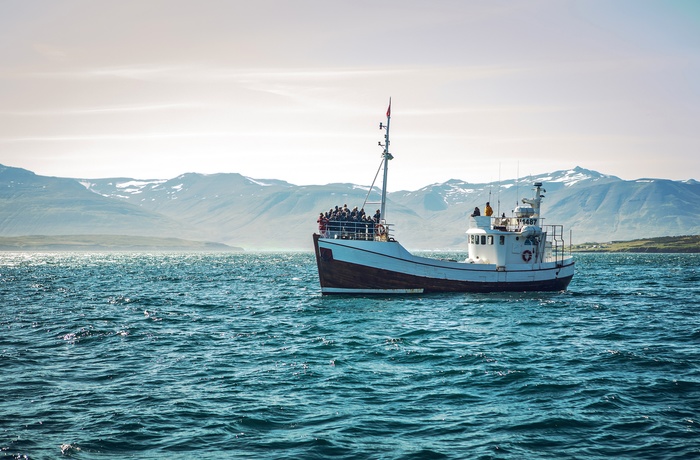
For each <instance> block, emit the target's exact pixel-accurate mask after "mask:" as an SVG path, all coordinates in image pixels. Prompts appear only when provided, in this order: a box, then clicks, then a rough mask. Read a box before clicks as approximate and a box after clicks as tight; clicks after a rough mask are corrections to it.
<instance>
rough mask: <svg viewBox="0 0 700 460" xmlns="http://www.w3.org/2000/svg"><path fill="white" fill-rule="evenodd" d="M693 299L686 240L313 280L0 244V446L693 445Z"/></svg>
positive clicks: (172, 452)
mask: <svg viewBox="0 0 700 460" xmlns="http://www.w3.org/2000/svg"><path fill="white" fill-rule="evenodd" d="M443 256H449V257H460V256H462V257H463V255H460V254H457V255H455V254H443ZM699 314H700V256H698V255H663V254H661V255H628V254H612V255H610V254H608V255H593V254H583V255H579V256H577V273H576V276H575V277H574V280H573V282H572V284H571V285H570V287H569V290H568V291H566V292H559V293H535V294H532V293H529V294H520V293H516V294H449V295H444V294H441V295H429V296H428V295H426V296H400V297H322V296H321V295H320V293H319V287H318V278H317V274H316V267H315V261H314V260H313V255H312V254H311V253H260V254H122V253H113V254H76V253H49V254H21V253H0V331H1V333H0V457H10V458H13V457H14V458H31V459H45V458H48V459H51V458H67V457H68V458H76V459H102V458H139V459H140V458H159V459H160V458H162V459H173V458H174V459H191V458H256V459H257V458H269V459H278V458H298V459H313V458H359V459H423V458H425V459H430V458H449V459H453V458H454V459H461V458H469V459H472V458H477V459H478V458H484V459H487V458H494V459H522V458H536V459H541V458H552V459H555V458H556V459H561V458H576V459H595V458H630V459H632V458H634V459H638V458H647V459H676V458H684V459H685V458H687V459H691V458H692V459H695V458H700V316H699Z"/></svg>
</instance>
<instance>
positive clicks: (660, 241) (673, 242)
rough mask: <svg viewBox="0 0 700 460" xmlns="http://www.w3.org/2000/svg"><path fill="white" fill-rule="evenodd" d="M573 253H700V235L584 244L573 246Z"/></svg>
mask: <svg viewBox="0 0 700 460" xmlns="http://www.w3.org/2000/svg"><path fill="white" fill-rule="evenodd" d="M572 249H573V251H575V252H673V253H700V235H686V236H662V237H658V238H644V239H639V240H631V241H611V242H609V243H584V244H577V245H574V246H573V248H572Z"/></svg>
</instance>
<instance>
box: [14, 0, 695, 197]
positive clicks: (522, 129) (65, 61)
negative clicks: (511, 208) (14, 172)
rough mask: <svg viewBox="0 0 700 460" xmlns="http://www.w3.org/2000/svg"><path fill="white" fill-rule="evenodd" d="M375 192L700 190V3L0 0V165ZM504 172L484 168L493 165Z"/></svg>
mask: <svg viewBox="0 0 700 460" xmlns="http://www.w3.org/2000/svg"><path fill="white" fill-rule="evenodd" d="M389 97H391V98H392V101H393V103H392V119H391V134H392V149H391V152H392V154H393V155H394V157H395V159H394V160H393V161H392V162H391V163H390V180H389V187H388V188H389V190H392V191H395V190H399V189H416V188H419V187H422V186H424V185H427V184H430V183H435V182H442V181H445V180H448V179H450V178H456V179H464V180H468V181H471V182H490V181H496V180H498V179H499V175H500V178H502V179H508V178H514V177H516V176H517V175H520V176H521V177H525V176H527V175H528V174H537V173H542V172H548V171H554V170H557V169H568V168H572V167H574V166H582V167H584V168H589V169H594V170H597V171H600V172H602V173H606V174H613V175H616V176H619V177H621V178H623V179H636V178H641V177H661V178H669V179H689V178H695V179H700V1H695V0H688V1H674V0H659V1H644V0H616V1H610V0H601V1H596V0H585V1H566V0H542V1H536V0H533V1H524V0H522V1H521V0H518V1H497V0H489V1H486V0H482V1H471V0H449V1H442V0H421V1H418V0H373V1H365V0H352V1H351V0H347V1H334V0H295V1H291V0H255V1H253V0H220V1H213V0H198V1H194V0H192V1H185V0H119V1H98V0H0V163H2V164H5V165H7V166H16V167H22V168H26V169H30V170H32V171H34V172H36V173H38V174H42V175H52V176H64V177H81V178H98V177H119V176H126V177H135V178H141V179H146V178H172V177H175V176H177V175H179V174H181V173H185V172H199V173H216V172H237V173H241V174H244V175H246V176H251V177H254V178H261V179H262V178H275V179H283V180H286V181H289V182H291V183H293V184H297V185H305V184H326V183H330V182H353V183H357V184H369V183H370V182H371V181H372V179H373V178H374V175H375V173H376V171H377V168H378V166H379V162H380V160H381V148H380V147H378V146H377V142H378V141H380V140H382V132H381V131H380V130H379V129H378V125H379V122H380V121H385V118H384V117H385V112H386V106H387V103H388V100H389ZM499 170H500V174H499Z"/></svg>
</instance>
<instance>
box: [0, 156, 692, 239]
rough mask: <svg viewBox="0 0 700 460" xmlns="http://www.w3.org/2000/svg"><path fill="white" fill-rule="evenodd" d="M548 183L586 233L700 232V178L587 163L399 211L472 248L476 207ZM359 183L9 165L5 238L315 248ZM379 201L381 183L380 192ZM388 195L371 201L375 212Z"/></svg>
mask: <svg viewBox="0 0 700 460" xmlns="http://www.w3.org/2000/svg"><path fill="white" fill-rule="evenodd" d="M534 182H542V183H544V188H545V189H546V190H547V193H546V194H545V195H546V197H545V199H544V201H543V214H544V215H545V218H546V223H559V224H564V225H565V227H566V228H567V229H571V230H572V232H573V240H574V243H581V242H587V241H598V242H603V241H611V240H626V239H634V238H644V237H654V236H667V235H668V236H671V235H689V234H698V233H700V183H698V182H697V181H695V180H690V181H683V182H681V181H671V180H665V179H638V180H633V181H625V180H622V179H619V178H617V177H615V176H609V175H605V174H601V173H598V172H595V171H590V170H587V169H583V168H579V167H577V168H573V169H570V170H562V171H555V172H551V173H545V174H539V175H536V176H531V177H527V178H520V179H517V180H516V179H508V180H503V181H500V182H493V183H479V184H471V183H468V182H465V181H462V180H458V179H453V180H449V181H447V182H444V183H440V184H431V185H428V186H426V187H423V188H421V189H419V190H415V191H399V192H393V193H389V195H388V199H389V202H388V204H387V218H388V220H389V221H390V222H392V223H393V224H395V226H394V228H395V237H396V239H398V240H400V241H401V242H402V243H403V244H404V245H405V246H406V247H408V248H412V249H463V248H464V245H463V244H464V232H465V230H466V227H467V226H468V220H467V219H468V216H469V214H471V212H472V211H473V209H474V207H475V206H479V207H480V208H481V209H483V207H484V205H485V203H486V202H487V201H489V202H490V203H491V206H492V207H493V209H494V211H495V212H497V213H499V214H501V213H505V214H506V215H510V213H511V211H512V209H513V208H514V207H515V206H516V205H517V204H518V203H519V201H520V200H521V199H522V198H524V197H529V196H530V195H531V193H532V184H533V183H534ZM366 197H367V188H366V187H361V186H357V185H354V184H327V185H313V186H296V185H293V184H289V183H287V182H284V181H280V180H275V179H254V178H250V177H245V176H242V175H240V174H209V175H205V174H196V173H188V174H183V175H181V176H178V177H175V178H173V179H148V180H139V179H133V178H112V179H67V178H55V177H44V176H37V175H35V174H34V173H32V172H29V171H26V170H22V169H18V168H10V167H4V166H1V165H0V236H19V235H29V234H44V235H65V234H98V233H99V234H115V235H143V236H172V237H180V238H188V239H199V240H207V241H219V242H222V243H227V244H231V245H235V246H242V247H244V248H247V249H309V248H310V247H311V243H310V241H311V238H310V235H311V233H313V232H314V231H315V230H316V218H317V216H318V213H319V212H321V211H327V210H328V209H329V208H331V207H333V206H336V205H343V204H348V205H349V206H351V207H352V206H362V204H363V202H364V200H365V198H366ZM378 200H379V191H378V190H374V191H373V193H371V194H370V197H369V201H370V202H376V201H378ZM376 206H377V205H376V204H367V207H368V208H369V209H367V211H368V212H373V208H374V207H376Z"/></svg>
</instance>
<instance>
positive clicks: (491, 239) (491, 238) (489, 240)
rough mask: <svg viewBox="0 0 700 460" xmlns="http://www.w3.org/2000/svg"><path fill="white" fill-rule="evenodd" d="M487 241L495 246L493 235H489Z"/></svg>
mask: <svg viewBox="0 0 700 460" xmlns="http://www.w3.org/2000/svg"><path fill="white" fill-rule="evenodd" d="M487 240H488V242H489V244H491V245H493V235H489V237H488V238H487Z"/></svg>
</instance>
